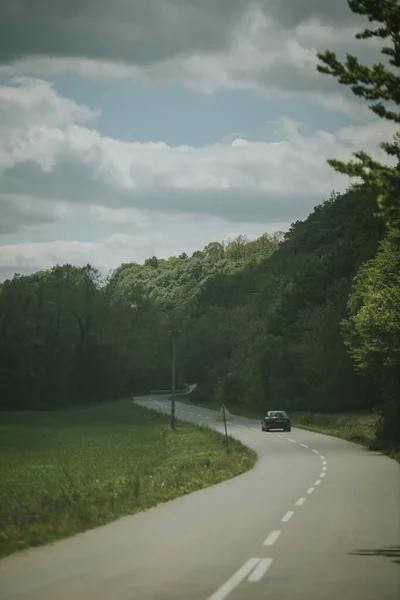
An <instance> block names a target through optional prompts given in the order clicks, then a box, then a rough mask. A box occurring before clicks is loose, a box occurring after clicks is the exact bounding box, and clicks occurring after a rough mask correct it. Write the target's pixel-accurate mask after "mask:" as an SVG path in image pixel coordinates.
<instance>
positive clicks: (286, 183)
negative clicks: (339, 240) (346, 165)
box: [0, 79, 392, 226]
mask: <svg viewBox="0 0 400 600" xmlns="http://www.w3.org/2000/svg"><path fill="white" fill-rule="evenodd" d="M0 106H2V108H3V110H2V125H3V135H2V137H1V138H0V172H3V173H4V175H3V178H2V181H1V183H2V189H3V193H5V194H18V195H19V198H21V197H22V196H23V195H24V196H27V195H28V196H29V197H31V202H32V206H33V205H36V201H35V197H36V198H42V199H43V200H46V199H47V200H48V201H52V202H53V201H54V199H57V200H58V201H63V202H64V203H65V202H72V203H75V204H85V205H94V206H96V205H97V206H105V207H111V208H122V207H136V208H138V209H149V210H153V211H164V212H171V211H172V212H181V213H196V214H198V213H203V214H209V215H214V216H217V217H221V218H224V219H227V220H231V221H236V222H239V221H240V222H259V221H260V219H261V220H265V221H268V220H269V221H271V220H272V221H282V220H283V221H287V220H290V219H291V218H292V217H294V218H298V216H299V213H303V212H304V211H305V210H309V209H310V208H312V206H313V205H315V204H316V203H318V202H319V201H320V200H321V199H322V198H323V197H326V196H327V195H328V194H329V193H330V191H331V190H332V189H337V190H344V189H345V187H346V186H347V184H348V179H347V178H346V177H343V176H342V175H340V174H338V173H336V172H335V171H333V170H332V169H331V168H330V167H329V166H328V165H327V164H326V158H329V157H337V158H343V159H344V158H348V157H349V156H350V154H351V152H352V151H354V150H357V149H359V148H360V147H361V148H363V149H365V150H366V151H369V152H371V153H372V154H373V155H374V156H375V157H376V158H382V157H383V153H382V152H381V151H380V150H379V148H378V144H379V142H380V141H383V140H385V139H390V137H391V134H392V126H391V123H389V122H371V123H369V124H368V126H367V127H364V126H360V125H358V126H352V127H345V128H342V129H340V130H339V131H338V132H337V133H336V134H330V133H327V132H325V131H316V132H314V133H313V134H312V135H303V133H302V127H301V124H300V123H296V122H294V121H292V120H291V119H289V118H285V117H283V118H281V119H280V121H279V123H278V127H277V131H276V132H275V133H276V135H277V136H278V139H279V141H278V142H277V141H276V139H275V137H274V139H273V140H267V141H258V142H249V141H246V140H244V139H242V138H237V139H235V140H233V141H232V142H230V143H215V144H212V145H208V146H202V147H193V146H178V147H172V146H168V145H167V144H165V143H164V142H153V143H139V142H134V141H133V142H126V141H120V140H118V139H114V138H110V137H106V136H102V135H101V134H100V133H99V132H98V131H97V130H95V129H93V128H88V127H86V126H84V124H83V123H81V122H82V121H85V120H86V121H89V122H90V123H92V121H93V119H95V118H96V115H97V113H96V111H95V110H92V109H90V108H88V107H86V106H81V105H78V104H77V103H75V102H74V101H73V100H69V99H66V98H64V97H62V96H60V95H58V94H57V92H56V91H55V89H54V88H53V87H51V86H50V85H48V84H46V83H45V82H42V81H33V80H31V79H28V80H26V79H19V80H17V81H16V82H14V83H13V86H11V87H10V86H1V87H0ZM16 115H17V116H18V118H17V117H16ZM19 201H20V200H19ZM25 206H26V202H25ZM37 206H39V204H38V205H37ZM64 206H65V204H64ZM30 210H31V213H30V214H31V216H32V210H33V209H30ZM38 210H39V214H38V217H37V218H39V217H40V211H41V210H42V209H38ZM17 212H18V211H17ZM25 212H26V209H25ZM42 212H43V211H42ZM49 214H51V212H50V213H49ZM54 214H57V213H54ZM22 216H23V215H22ZM14 226H15V224H14Z"/></svg>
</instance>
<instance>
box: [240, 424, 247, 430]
mask: <svg viewBox="0 0 400 600" xmlns="http://www.w3.org/2000/svg"><path fill="white" fill-rule="evenodd" d="M238 427H243V428H244V429H247V427H246V425H238Z"/></svg>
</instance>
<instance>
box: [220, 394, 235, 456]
mask: <svg viewBox="0 0 400 600" xmlns="http://www.w3.org/2000/svg"><path fill="white" fill-rule="evenodd" d="M227 419H229V420H231V419H233V417H232V415H231V413H230V412H229V410H228V409H227V408H226V406H225V404H223V405H222V406H221V408H220V411H219V413H218V414H217V418H216V421H223V422H224V428H225V445H226V452H227V454H229V453H230V451H231V449H230V447H229V438H228V427H227V423H226V422H227Z"/></svg>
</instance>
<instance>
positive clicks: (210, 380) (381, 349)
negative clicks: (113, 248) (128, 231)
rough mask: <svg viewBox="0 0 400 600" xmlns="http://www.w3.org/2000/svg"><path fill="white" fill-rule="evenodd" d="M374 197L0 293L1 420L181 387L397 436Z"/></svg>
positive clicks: (392, 275)
mask: <svg viewBox="0 0 400 600" xmlns="http://www.w3.org/2000/svg"><path fill="white" fill-rule="evenodd" d="M375 213H376V193H374V191H373V190H371V191H370V192H367V191H366V190H365V189H362V190H348V191H347V192H346V193H344V194H334V193H333V194H332V195H331V197H330V198H329V199H328V200H326V201H325V202H323V203H322V204H321V205H319V206H317V207H315V209H314V211H313V212H312V213H311V214H310V215H309V217H308V218H307V219H305V220H304V221H297V222H296V223H293V224H292V225H291V227H290V229H289V231H287V232H286V233H284V234H275V235H272V236H271V235H268V234H265V235H263V236H261V237H260V238H258V239H256V240H248V239H247V238H246V237H245V236H239V237H238V238H236V239H234V240H228V241H227V242H221V243H220V242H213V243H210V244H208V245H207V246H206V247H205V248H204V249H203V250H199V251H196V252H194V253H193V254H192V255H191V256H187V255H186V254H181V255H180V256H178V257H171V258H169V259H158V258H157V257H151V258H148V259H147V260H146V261H145V262H144V264H137V263H128V264H122V265H121V266H120V267H118V268H117V269H115V270H114V271H113V272H111V273H110V274H109V275H108V276H107V277H101V275H100V273H99V272H97V271H96V270H95V269H94V268H93V267H91V266H90V265H86V266H85V267H75V266H73V265H69V264H65V265H58V266H55V267H54V268H53V269H51V270H48V271H40V272H37V273H35V274H33V275H30V276H21V275H18V274H16V275H15V276H14V277H13V279H11V280H7V281H4V282H3V283H2V284H1V287H0V332H1V334H0V336H1V337H0V390H1V391H0V398H1V409H2V410H40V409H47V410H48V409H53V408H54V409H55V408H62V407H66V406H71V405H80V404H90V403H98V402H99V401H103V400H110V399H118V398H120V397H123V396H127V395H133V394H139V393H145V392H148V391H149V390H152V389H169V388H170V387H171V354H172V353H171V347H172V340H173V337H174V336H175V337H176V340H177V348H178V361H177V366H178V385H179V386H182V385H184V384H185V383H186V382H188V383H193V382H196V383H197V384H198V386H199V392H198V401H199V402H201V401H207V399H210V398H213V399H214V400H215V401H216V402H221V403H222V402H225V403H227V404H229V405H230V406H234V407H236V410H240V407H242V408H243V407H254V408H259V409H260V410H261V411H263V410H265V409H267V408H268V407H269V406H277V405H279V406H280V407H285V408H286V409H287V410H290V411H298V410H301V411H318V412H326V413H328V412H329V413H332V412H333V413H334V412H338V411H341V412H343V411H354V410H357V411H372V410H375V411H377V414H380V415H381V428H380V431H379V436H380V437H381V439H382V440H384V441H385V443H390V444H391V445H397V444H398V443H399V440H400V436H399V431H400V407H399V404H400V402H399V398H400V312H399V307H400V230H399V229H398V228H387V227H386V225H385V223H384V222H383V220H382V219H379V218H377V217H376V214H375Z"/></svg>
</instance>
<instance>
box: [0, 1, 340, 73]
mask: <svg viewBox="0 0 400 600" xmlns="http://www.w3.org/2000/svg"><path fill="white" fill-rule="evenodd" d="M254 4H258V5H259V6H260V7H261V8H262V9H263V10H264V12H265V13H266V14H267V15H270V16H271V17H273V18H274V19H275V20H276V21H277V22H278V23H279V24H280V25H281V26H282V28H289V29H290V28H292V27H293V26H295V25H297V24H298V23H300V22H302V21H305V20H307V19H309V18H312V17H316V18H322V19H324V20H325V21H327V22H331V23H335V24H343V23H350V22H351V20H352V15H351V12H350V10H349V8H348V6H347V1H346V0H260V1H259V2H256V3H254V2H250V1H249V0H201V1H200V0H113V1H110V0H12V1H10V2H7V0H4V1H3V3H2V5H1V6H0V62H1V63H3V64H4V63H10V62H12V61H14V60H15V59H18V58H22V57H26V56H34V55H50V56H59V57H66V56H69V57H86V58H93V59H102V60H115V61H125V62H127V63H132V64H138V65H146V64H149V63H152V62H157V61H160V60H164V59H166V58H169V57H173V56H175V55H177V54H180V53H187V52H193V51H206V52H208V51H209V52H215V51H216V50H220V49H224V48H226V47H227V46H228V45H229V43H230V33H231V31H232V29H233V28H234V27H235V26H236V25H237V24H238V22H239V20H240V18H241V16H242V15H243V14H244V13H245V12H246V10H247V9H248V8H249V6H251V5H254Z"/></svg>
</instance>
